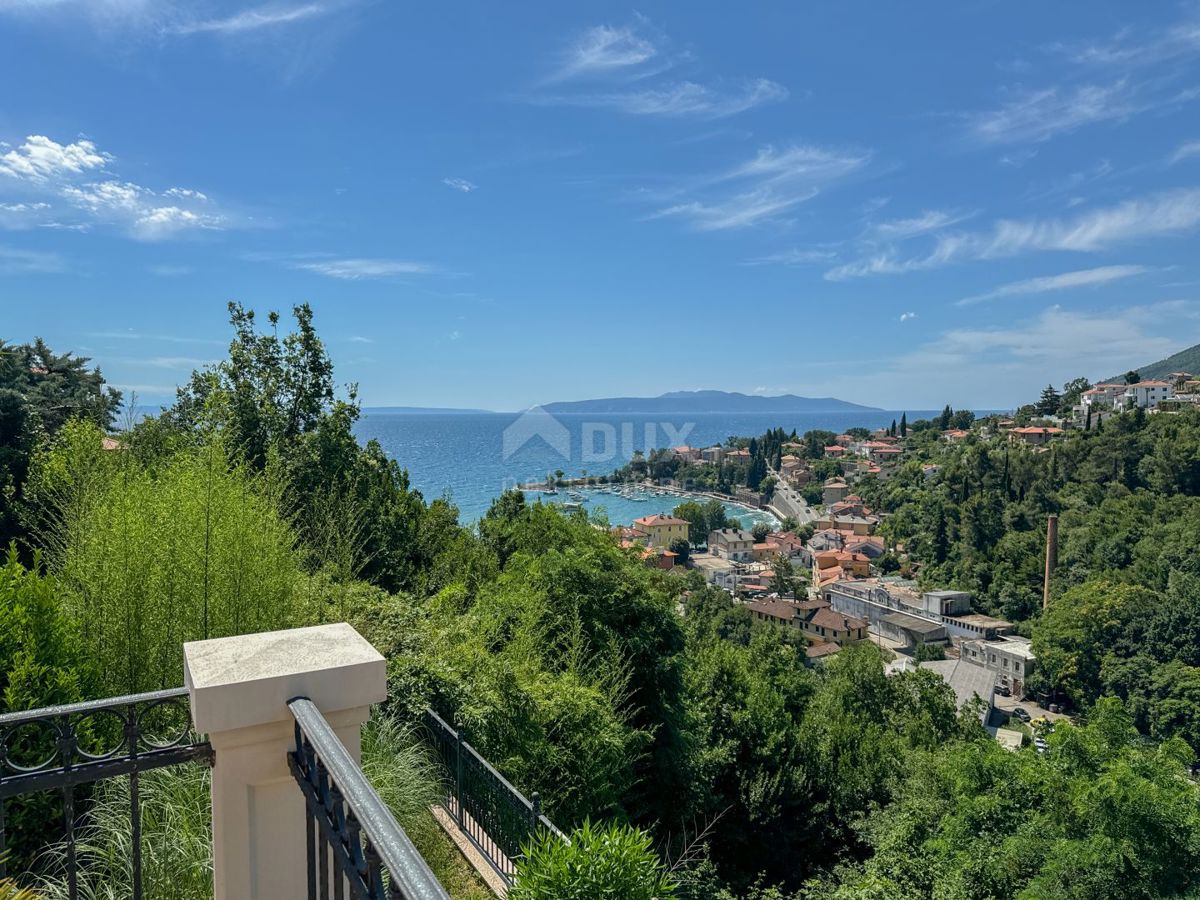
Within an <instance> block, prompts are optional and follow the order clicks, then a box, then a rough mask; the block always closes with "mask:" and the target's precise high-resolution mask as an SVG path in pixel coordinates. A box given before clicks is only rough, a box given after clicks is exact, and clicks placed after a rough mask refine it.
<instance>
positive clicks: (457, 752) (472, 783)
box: [425, 709, 565, 887]
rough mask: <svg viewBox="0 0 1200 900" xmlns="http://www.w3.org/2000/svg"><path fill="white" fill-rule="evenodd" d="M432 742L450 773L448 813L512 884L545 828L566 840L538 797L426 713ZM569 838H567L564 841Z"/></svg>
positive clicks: (460, 734)
mask: <svg viewBox="0 0 1200 900" xmlns="http://www.w3.org/2000/svg"><path fill="white" fill-rule="evenodd" d="M425 730H426V733H427V734H428V736H429V742H430V744H431V746H432V747H433V749H434V752H435V753H436V755H437V757H438V759H439V760H440V761H441V763H442V766H443V769H444V770H445V773H446V776H447V777H446V799H445V804H444V805H445V808H446V812H447V813H449V814H450V817H451V818H452V819H453V820H454V824H455V825H456V826H457V827H458V829H459V830H460V831H461V832H462V834H463V835H464V836H465V837H466V839H467V841H468V842H469V843H470V844H471V846H472V847H474V848H475V850H476V851H478V852H479V854H480V855H482V856H483V858H484V860H485V861H486V862H487V864H488V865H489V866H491V868H492V869H493V870H494V871H495V872H496V874H497V875H499V876H500V878H501V879H503V881H504V883H505V884H506V885H508V886H510V887H511V886H512V883H513V879H514V878H515V877H516V872H517V868H516V864H517V861H518V860H519V859H520V858H521V854H522V848H523V847H524V846H525V845H526V844H527V843H528V842H529V840H530V839H531V838H532V837H533V836H534V835H535V834H536V833H537V832H538V831H539V830H540V829H545V830H546V831H549V832H551V833H552V834H556V835H558V836H559V837H564V836H563V833H562V832H561V831H559V830H558V828H557V827H555V825H554V823H553V822H551V821H550V820H549V819H548V818H546V817H545V816H544V815H543V814H542V806H541V800H540V798H539V796H538V795H537V794H534V795H533V797H532V798H526V797H525V795H524V794H522V793H521V792H520V791H518V790H517V789H516V788H515V787H513V786H512V784H510V783H509V781H508V779H507V778H505V777H504V776H503V775H501V774H500V773H499V772H497V771H496V769H495V768H494V767H493V766H492V764H491V763H489V762H488V761H487V760H486V759H484V758H483V757H482V756H481V755H480V754H479V753H478V752H477V751H476V750H475V748H474V747H472V746H471V745H470V744H469V743H467V740H466V736H465V734H464V733H463V730H462V729H461V728H459V729H457V730H456V729H454V728H451V727H450V726H449V725H448V724H446V722H445V720H444V719H442V717H441V716H439V715H438V714H437V713H435V712H434V711H433V710H430V709H427V710H425ZM564 839H565V838H564Z"/></svg>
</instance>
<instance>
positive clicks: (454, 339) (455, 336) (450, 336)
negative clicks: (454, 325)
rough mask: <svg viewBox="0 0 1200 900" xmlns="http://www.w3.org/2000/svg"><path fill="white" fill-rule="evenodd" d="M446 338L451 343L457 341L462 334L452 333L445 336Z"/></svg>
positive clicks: (459, 332) (458, 332)
mask: <svg viewBox="0 0 1200 900" xmlns="http://www.w3.org/2000/svg"><path fill="white" fill-rule="evenodd" d="M447 337H449V338H450V340H452V341H457V340H458V339H459V338H460V337H462V332H461V331H452V332H450V334H449V335H447Z"/></svg>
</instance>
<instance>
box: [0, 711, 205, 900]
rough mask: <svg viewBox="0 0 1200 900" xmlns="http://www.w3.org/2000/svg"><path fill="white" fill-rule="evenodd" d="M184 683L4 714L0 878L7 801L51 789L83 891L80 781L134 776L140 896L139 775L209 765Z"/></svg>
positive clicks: (70, 877) (69, 869) (74, 890)
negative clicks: (78, 854)
mask: <svg viewBox="0 0 1200 900" xmlns="http://www.w3.org/2000/svg"><path fill="white" fill-rule="evenodd" d="M187 698H188V694H187V690H186V689H185V688H176V689H173V690H167V691H156V692H154V693H149V694H131V695H129V696H126V697H112V698H110V699H107V700H96V701H92V702H88V703H71V704H67V705H64V706H50V707H46V708H44V709H35V710H30V711H28V712H15V713H6V714H4V715H0V878H2V877H4V876H5V875H6V874H7V873H6V872H5V868H4V855H5V851H6V850H7V848H8V842H7V833H6V827H5V826H6V818H7V817H6V812H7V810H6V802H7V801H10V800H11V799H12V798H14V797H18V796H21V795H25V794H33V793H39V792H46V791H58V792H60V793H61V795H62V818H61V826H62V835H63V843H64V851H65V854H64V860H65V863H66V871H65V873H64V874H65V880H66V883H67V889H68V892H69V895H70V897H71V898H72V900H74V898H75V897H76V896H77V895H78V869H77V863H76V858H75V829H76V825H77V819H78V816H77V813H76V799H77V788H78V787H79V786H80V785H86V784H91V783H92V782H96V781H100V780H101V779H104V778H112V777H114V776H117V775H128V776H129V815H130V817H131V821H132V826H133V828H132V835H133V840H132V842H131V855H132V857H133V858H132V859H131V860H130V863H131V868H132V876H133V884H132V886H131V889H132V895H133V897H134V900H140V898H141V896H142V860H141V805H140V799H139V793H138V790H139V788H138V774H139V773H140V772H145V771H148V770H150V769H158V768H161V767H163V766H173V765H178V764H180V763H190V762H198V763H203V764H205V765H211V764H212V758H213V754H212V747H211V746H210V745H209V744H208V743H207V742H203V741H199V740H198V739H197V736H196V735H194V734H193V733H192V731H191V725H190V717H189V715H188V699H187Z"/></svg>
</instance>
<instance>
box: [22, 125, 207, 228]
mask: <svg viewBox="0 0 1200 900" xmlns="http://www.w3.org/2000/svg"><path fill="white" fill-rule="evenodd" d="M115 165H116V160H115V158H114V157H113V156H112V154H110V153H106V152H104V151H102V150H100V149H99V148H98V147H97V146H96V145H95V144H94V143H93V142H92V141H89V140H79V141H76V142H74V143H68V144H60V143H58V142H57V141H55V140H52V139H51V138H48V137H45V136H43V135H30V136H29V137H27V138H26V139H25V142H24V143H23V144H22V145H21V146H20V147H18V148H16V149H10V150H8V151H7V152H6V153H4V154H3V156H0V184H3V183H5V182H4V177H3V176H7V177H8V178H10V179H13V183H14V184H15V185H16V187H17V189H18V190H20V191H22V192H23V193H24V194H25V195H26V196H25V197H23V198H22V199H21V200H20V201H19V202H13V203H4V204H0V224H3V225H4V226H6V227H11V228H27V227H34V226H36V227H41V228H59V229H71V230H75V231H87V230H89V229H90V228H91V227H92V226H94V225H104V226H113V227H117V228H120V229H123V230H124V231H126V232H127V233H128V234H130V235H131V236H133V237H136V238H139V239H142V240H160V239H162V238H166V237H171V236H174V235H177V234H180V233H181V232H185V231H191V230H196V229H214V228H223V227H226V226H227V225H228V224H229V219H228V216H227V215H225V214H223V213H221V212H220V211H219V210H217V209H216V208H215V207H214V205H213V204H212V203H211V201H210V200H209V198H208V196H207V195H205V194H204V193H202V192H200V191H197V190H193V189H191V188H185V187H171V188H168V189H167V190H165V191H163V192H162V193H161V194H160V193H158V192H157V191H155V190H153V189H151V188H148V187H145V186H143V185H140V184H134V183H133V182H131V181H124V180H121V179H120V178H119V177H109V178H106V179H105V180H102V181H91V180H87V179H88V176H91V177H93V178H94V177H95V176H96V175H97V174H101V173H104V174H108V173H111V170H112V169H113V167H114V166H115ZM112 174H114V175H115V173H112Z"/></svg>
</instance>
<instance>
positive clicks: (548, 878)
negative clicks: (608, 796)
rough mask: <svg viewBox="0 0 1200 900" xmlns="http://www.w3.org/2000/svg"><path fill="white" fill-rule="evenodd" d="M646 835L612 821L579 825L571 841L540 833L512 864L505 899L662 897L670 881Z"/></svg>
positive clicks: (671, 891)
mask: <svg viewBox="0 0 1200 900" xmlns="http://www.w3.org/2000/svg"><path fill="white" fill-rule="evenodd" d="M652 843H653V842H652V841H651V838H650V835H649V834H647V833H646V832H644V831H640V830H639V829H637V828H633V827H631V826H628V825H618V824H615V823H609V824H596V825H593V824H592V823H591V822H590V821H584V823H583V824H582V825H581V826H580V827H579V828H577V829H575V830H574V831H573V832H571V836H570V840H569V841H564V840H563V839H562V838H561V837H559V836H558V835H555V834H551V833H548V832H543V833H542V834H541V835H539V836H538V837H537V838H536V839H535V840H533V841H532V842H531V843H530V844H528V845H527V846H526V847H525V848H524V855H523V857H522V858H521V859H520V860H519V861H518V862H517V878H516V883H515V884H514V885H513V886H512V888H511V889H510V890H509V892H508V897H509V900H548V898H551V897H553V898H554V900H600V898H607V897H611V898H613V900H617V898H620V900H667V898H670V897H674V896H675V884H674V882H673V881H672V880H671V878H670V877H669V876H668V874H667V872H666V870H665V869H664V868H663V865H662V862H661V861H660V860H659V858H658V855H657V854H655V852H654V850H653V846H652Z"/></svg>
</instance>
